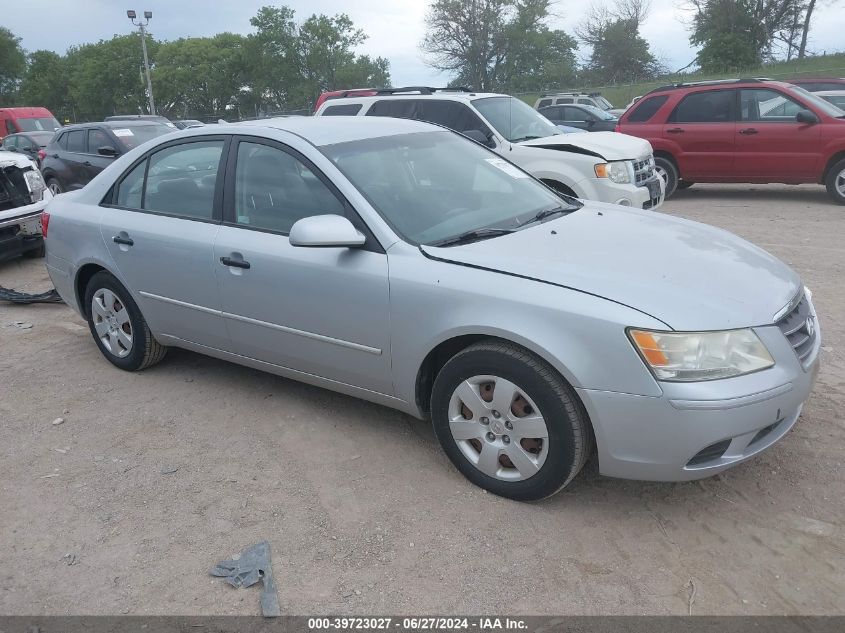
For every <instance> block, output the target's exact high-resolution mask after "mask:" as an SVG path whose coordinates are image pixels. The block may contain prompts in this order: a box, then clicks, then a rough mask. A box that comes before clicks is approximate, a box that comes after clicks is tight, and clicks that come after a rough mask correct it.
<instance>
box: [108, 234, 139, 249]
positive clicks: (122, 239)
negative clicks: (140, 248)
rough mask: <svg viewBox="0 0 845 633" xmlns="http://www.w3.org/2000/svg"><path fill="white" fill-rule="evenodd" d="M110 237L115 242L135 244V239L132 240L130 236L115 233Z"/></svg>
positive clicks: (127, 244) (128, 244)
mask: <svg viewBox="0 0 845 633" xmlns="http://www.w3.org/2000/svg"><path fill="white" fill-rule="evenodd" d="M111 239H112V241H113V242H114V243H115V244H125V245H126V246H132V245H133V244H135V240H133V239H132V238H131V237H123V236H121V235H115V236H114V237H113V238H111Z"/></svg>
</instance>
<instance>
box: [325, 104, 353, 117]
mask: <svg viewBox="0 0 845 633" xmlns="http://www.w3.org/2000/svg"><path fill="white" fill-rule="evenodd" d="M360 111H361V104H360V103H345V104H343V105H333V106H329V107H327V108H326V109H325V110H323V115H322V116H355V115H356V114H358V113H359V112H360Z"/></svg>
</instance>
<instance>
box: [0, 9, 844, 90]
mask: <svg viewBox="0 0 845 633" xmlns="http://www.w3.org/2000/svg"><path fill="white" fill-rule="evenodd" d="M611 1H612V0H611ZM266 4H274V3H273V2H272V1H271V0H213V1H212V0H122V1H120V0H26V10H23V9H22V5H20V4H16V6H17V7H18V10H13V11H4V12H2V13H0V25H2V26H5V27H7V28H9V29H11V30H12V32H14V33H15V34H16V35H18V36H19V37H20V38H22V40H23V41H22V44H23V46H24V48H25V49H27V50H36V49H39V48H48V49H51V50H54V51H57V52H60V53H63V52H64V51H65V50H66V49H67V48H68V47H69V46H72V45H74V44H82V43H85V42H92V41H97V40H99V39H108V38H110V37H111V36H112V35H114V34H115V33H127V32H128V31H129V30H130V28H131V25H130V24H129V20H128V19H127V18H126V9H130V8H134V9H135V10H137V11H138V12H139V13H140V12H142V11H144V10H150V11H152V12H153V20H152V23H151V24H150V27H151V29H152V33H153V34H154V35H155V36H156V37H157V38H159V39H177V38H179V37H192V36H202V35H211V34H214V33H218V32H220V31H233V32H236V33H248V32H250V30H251V27H250V24H249V19H250V17H252V16H253V15H255V13H256V11H257V10H258V8H259V7H261V6H263V5H266ZM275 4H287V5H289V6H291V7H293V8H294V9H295V10H296V12H297V17H298V18H299V19H305V18H306V17H308V16H309V15H311V14H312V13H326V14H329V15H332V14H334V13H340V12H345V13H347V14H349V16H350V17H351V18H352V20H353V21H354V22H355V24H356V25H357V26H358V27H359V28H362V29H363V30H364V31H365V32H366V33H367V34H368V35H369V39H368V40H367V42H366V43H365V44H364V45H362V46H361V48H360V49H359V52H362V53H368V54H370V55H374V56H375V55H381V56H383V57H387V58H388V59H389V60H390V70H391V78H392V80H393V84H394V85H397V86H398V85H420V84H422V85H430V84H432V83H434V84H437V83H441V82H443V81H444V78H442V77H440V76H439V75H438V74H437V73H436V72H433V71H432V70H431V69H430V68H428V67H427V66H426V65H425V64H424V63H423V61H422V58H421V54H420V51H419V43H420V40H421V39H422V36H423V32H424V28H425V26H424V17H425V13H426V8H427V6H428V2H427V0H355V1H354V2H349V1H348V0H284V1H283V2H277V3H275ZM588 4H589V2H588V1H587V0H557V2H554V3H553V7H552V9H553V12H554V18H553V20H552V22H553V25H554V26H555V27H556V28H562V29H564V30H566V31H568V32H570V33H572V30H573V27H574V26H575V25H576V24H577V23H578V22H579V21H580V20H581V15H582V12H583V10H584V8H585V7H586V6H588ZM684 4H685V2H684V0H652V9H651V14H650V15H649V18H648V20H647V21H646V23H645V25H644V27H643V35H644V37H645V38H646V39H647V40H648V41H649V42H650V43H651V46H652V50H653V52H655V53H656V54H657V55H658V57H660V58H662V59H663V60H664V61H665V62H666V64H667V66H669V67H670V68H671V69H672V70H676V69H678V68H681V67H684V66H686V65H687V64H689V63H690V61H692V59H693V57H694V56H695V53H694V52H693V50H692V49H691V48H690V46H689V42H688V33H687V31H686V26H685V25H686V24H687V22H688V14H686V13H685V12H684V11H683V10H682V9H681V8H680V7H682V6H683V5H684ZM819 5H820V6H819V8H817V10H816V13H815V15H814V19H813V29H812V31H811V40H810V45H809V48H810V49H811V50H812V51H814V52H819V53H820V52H822V51H825V50H827V51H829V52H832V51H836V50H838V51H843V50H845V43H843V42H845V39H843V37H842V33H843V32H845V0H819Z"/></svg>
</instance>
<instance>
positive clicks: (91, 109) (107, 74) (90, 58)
mask: <svg viewBox="0 0 845 633" xmlns="http://www.w3.org/2000/svg"><path fill="white" fill-rule="evenodd" d="M147 50H148V51H149V54H150V58H151V59H152V60H155V56H156V53H157V51H158V42H156V41H155V40H154V39H152V38H150V39H149V40H148V41H147ZM67 64H68V75H69V95H70V98H71V100H72V102H73V104H74V108H75V111H76V117H77V118H79V119H80V120H85V119H87V120H97V119H100V118H102V117H105V116H108V115H110V114H138V113H142V112H145V111H146V107H147V95H146V85H145V80H144V77H143V73H144V68H143V58H142V54H141V43H140V41H139V39H138V35H135V34H133V35H115V36H114V37H113V38H112V39H110V40H100V41H99V42H97V43H96V44H84V45H82V46H79V47H73V48H71V49H69V50H68V54H67Z"/></svg>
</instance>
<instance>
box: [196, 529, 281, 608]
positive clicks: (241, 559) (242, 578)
mask: <svg viewBox="0 0 845 633" xmlns="http://www.w3.org/2000/svg"><path fill="white" fill-rule="evenodd" d="M209 573H210V574H211V575H212V576H219V577H222V578H225V579H226V582H228V583H229V584H230V585H232V586H233V587H235V588H239V587H251V586H252V585H254V584H255V583H257V582H258V581H259V580H261V581H263V583H264V588H263V589H262V590H261V597H260V599H259V602H260V604H261V613H262V615H263V616H264V617H265V618H275V617H278V616H280V615H281V608H280V607H279V596H278V594H277V593H276V583H275V582H274V581H273V568H272V566H271V561H270V543H268V542H267V541H261V542H260V543H256V544H255V545H251V546H250V547H247V548H246V549H245V550H243V551H242V552H241V553H240V554H239V555H238V557H237V558H235V559H233V560H223V561H220V562H219V563H217V565H216V566H215V567H214V568H213V569H212V570H211V571H210V572H209Z"/></svg>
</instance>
